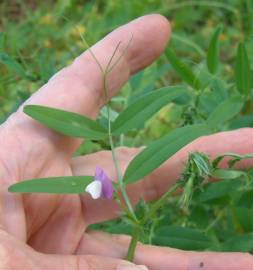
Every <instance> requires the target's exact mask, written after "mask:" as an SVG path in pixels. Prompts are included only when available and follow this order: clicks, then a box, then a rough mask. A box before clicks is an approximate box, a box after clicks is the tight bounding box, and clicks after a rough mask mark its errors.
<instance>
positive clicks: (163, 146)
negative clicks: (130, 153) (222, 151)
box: [124, 125, 210, 183]
mask: <svg viewBox="0 0 253 270" xmlns="http://www.w3.org/2000/svg"><path fill="white" fill-rule="evenodd" d="M209 133H210V131H209V129H208V127H207V126H206V125H193V126H185V127H182V128H178V129H175V130H173V131H172V132H170V133H169V134H167V135H165V136H164V137H162V138H160V139H158V140H156V141H154V142H152V143H151V144H150V145H149V146H147V147H146V148H145V149H144V150H143V151H142V152H140V153H139V154H138V155H137V156H136V157H135V158H134V159H133V160H132V161H131V162H130V164H129V166H128V168H127V170H126V172H125V175H124V181H125V182H126V183H133V182H136V181H137V180H139V179H141V178H143V177H144V176H146V175H147V174H149V173H150V172H152V171H153V170H154V169H156V168H157V167H159V166H160V165H161V164H162V163H163V162H164V161H166V160H167V159H168V158H169V157H171V156H172V155H174V154H175V153H176V152H177V151H178V150H180V149H181V148H182V147H183V146H185V145H186V144H188V143H189V142H191V141H192V140H194V139H196V138H198V137H199V136H202V135H207V134H209Z"/></svg>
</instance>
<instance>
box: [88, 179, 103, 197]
mask: <svg viewBox="0 0 253 270" xmlns="http://www.w3.org/2000/svg"><path fill="white" fill-rule="evenodd" d="M85 191H86V192H88V193H90V195H91V197H92V199H95V200H96V199H98V198H100V197H101V195H102V183H101V182H100V181H97V180H95V181H93V182H91V183H90V184H89V185H88V186H87V187H86V188H85Z"/></svg>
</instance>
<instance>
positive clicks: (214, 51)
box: [207, 27, 222, 74]
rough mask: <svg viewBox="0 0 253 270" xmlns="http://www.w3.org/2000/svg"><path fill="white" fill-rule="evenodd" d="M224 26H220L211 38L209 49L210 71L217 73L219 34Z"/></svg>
mask: <svg viewBox="0 0 253 270" xmlns="http://www.w3.org/2000/svg"><path fill="white" fill-rule="evenodd" d="M221 30H222V28H221V27H218V28H217V29H216V30H215V32H214V33H213V36H212V38H211V41H210V44H209V48H208V51H207V68H208V70H209V72H210V73H212V74H215V73H216V72H217V69H218V64H219V40H218V38H219V35H220V32H221Z"/></svg>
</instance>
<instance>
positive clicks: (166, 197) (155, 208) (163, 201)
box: [144, 182, 182, 222]
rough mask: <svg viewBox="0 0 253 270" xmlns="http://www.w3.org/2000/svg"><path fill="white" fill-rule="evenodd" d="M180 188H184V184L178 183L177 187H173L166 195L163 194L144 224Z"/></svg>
mask: <svg viewBox="0 0 253 270" xmlns="http://www.w3.org/2000/svg"><path fill="white" fill-rule="evenodd" d="M180 187H182V183H180V182H178V183H176V184H175V185H173V186H172V187H171V188H170V189H169V190H168V191H167V192H166V193H164V194H163V196H162V197H161V198H160V199H159V200H158V201H156V202H155V203H154V204H153V205H152V207H151V209H150V211H149V213H148V216H147V217H145V218H144V222H147V220H148V219H149V218H150V217H152V215H153V214H154V213H155V212H156V211H157V210H158V209H159V208H161V207H162V206H163V204H164V203H165V202H166V200H167V199H168V197H169V196H171V195H172V194H173V193H174V192H175V191H177V190H178V189H179V188H180Z"/></svg>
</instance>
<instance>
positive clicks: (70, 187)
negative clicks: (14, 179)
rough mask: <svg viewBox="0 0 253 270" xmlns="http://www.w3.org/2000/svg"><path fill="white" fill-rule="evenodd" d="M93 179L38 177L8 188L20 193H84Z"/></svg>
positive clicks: (86, 177)
mask: <svg viewBox="0 0 253 270" xmlns="http://www.w3.org/2000/svg"><path fill="white" fill-rule="evenodd" d="M92 181H93V177H92V176H65V177H50V178H38V179H31V180H26V181H22V182H19V183H17V184H14V185H12V186H10V187H9V189H8V190H9V192H20V193H55V194H73V193H76V194H79V193H84V192H85V188H86V186H87V185H88V184H89V183H91V182H92Z"/></svg>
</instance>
